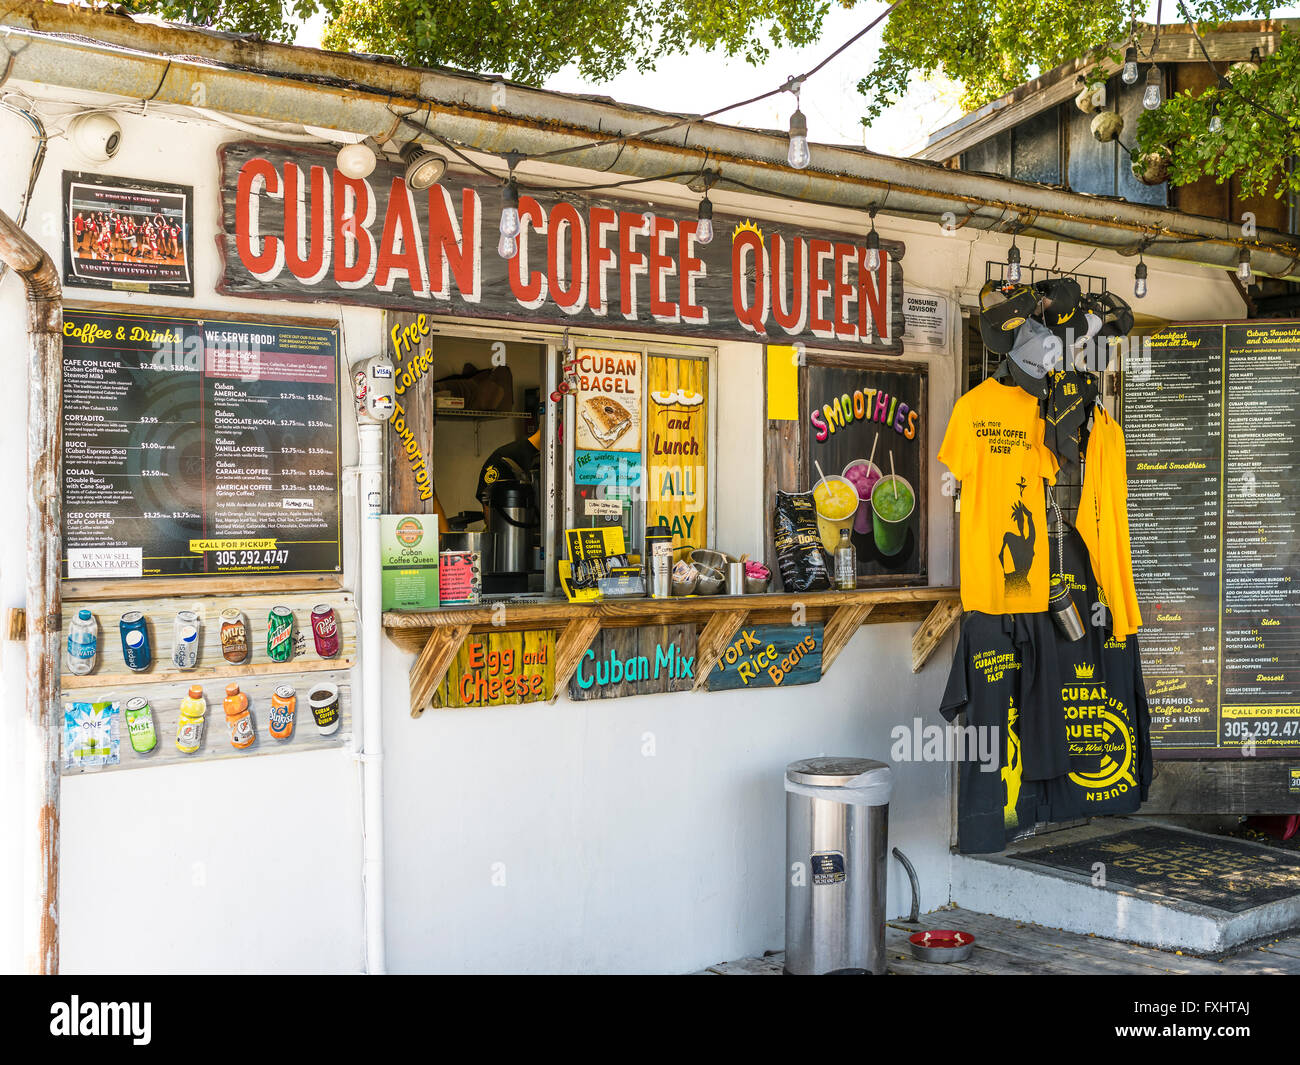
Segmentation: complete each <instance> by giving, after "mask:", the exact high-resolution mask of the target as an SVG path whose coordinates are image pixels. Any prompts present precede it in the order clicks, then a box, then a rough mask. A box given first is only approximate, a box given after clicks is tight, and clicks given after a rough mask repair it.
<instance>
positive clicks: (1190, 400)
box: [1122, 322, 1300, 758]
mask: <svg viewBox="0 0 1300 1065" xmlns="http://www.w3.org/2000/svg"><path fill="white" fill-rule="evenodd" d="M1149 345H1150V349H1149V350H1150V360H1149V367H1148V365H1147V360H1145V359H1141V360H1137V362H1136V363H1132V362H1131V363H1130V366H1133V365H1137V366H1139V367H1140V372H1139V371H1134V370H1132V369H1130V371H1129V372H1126V373H1125V374H1124V375H1123V391H1122V408H1123V424H1124V433H1125V440H1126V445H1127V452H1128V478H1129V482H1128V485H1129V527H1130V534H1131V538H1132V552H1133V576H1134V581H1135V584H1136V586H1137V593H1138V601H1139V603H1140V605H1141V607H1142V618H1143V621H1144V623H1145V624H1144V625H1143V627H1142V630H1141V632H1140V634H1139V640H1140V645H1141V648H1142V668H1143V672H1144V674H1145V678H1146V685H1147V698H1148V702H1149V704H1150V709H1151V743H1152V747H1153V748H1154V749H1155V750H1156V752H1157V753H1160V752H1163V753H1164V755H1165V757H1173V758H1178V757H1189V756H1190V757H1219V758H1231V757H1268V756H1271V755H1276V756H1282V755H1292V754H1295V753H1296V752H1298V751H1300V627H1298V626H1300V620H1298V619H1300V587H1298V586H1297V582H1296V579H1295V578H1296V563H1297V555H1298V554H1300V550H1298V549H1297V544H1300V477H1297V476H1296V467H1297V464H1298V463H1300V434H1298V433H1297V403H1300V325H1296V324H1294V323H1277V322H1267V323H1264V322H1259V323H1242V324H1234V325H1195V326H1185V327H1178V328H1173V329H1169V330H1166V331H1165V332H1162V333H1159V334H1156V335H1155V336H1153V337H1151V338H1149Z"/></svg>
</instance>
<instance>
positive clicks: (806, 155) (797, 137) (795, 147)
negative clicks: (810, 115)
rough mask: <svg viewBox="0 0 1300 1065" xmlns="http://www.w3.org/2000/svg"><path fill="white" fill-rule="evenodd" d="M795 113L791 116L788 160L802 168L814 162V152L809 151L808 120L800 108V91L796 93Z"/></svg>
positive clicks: (797, 167)
mask: <svg viewBox="0 0 1300 1065" xmlns="http://www.w3.org/2000/svg"><path fill="white" fill-rule="evenodd" d="M794 99H795V104H794V114H792V115H791V116H790V150H789V151H788V152H786V156H785V158H786V162H788V163H789V164H790V165H791V166H792V167H794V168H795V169H796V170H802V169H803V168H804V167H806V166H807V165H808V164H809V163H811V162H812V153H811V152H810V151H808V120H807V119H806V118H804V114H803V112H802V111H800V110H799V92H798V90H796V91H795V94H794Z"/></svg>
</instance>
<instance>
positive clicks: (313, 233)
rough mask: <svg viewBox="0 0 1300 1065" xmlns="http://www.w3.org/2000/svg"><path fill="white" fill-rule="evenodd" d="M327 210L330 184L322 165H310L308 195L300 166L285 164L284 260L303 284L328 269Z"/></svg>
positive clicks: (313, 281)
mask: <svg viewBox="0 0 1300 1065" xmlns="http://www.w3.org/2000/svg"><path fill="white" fill-rule="evenodd" d="M330 213H331V212H330V185H329V183H328V182H327V181H326V178H325V168H324V167H323V166H313V167H312V168H311V193H310V194H308V192H307V188H306V183H305V182H304V181H303V180H302V168H301V167H299V166H298V165H297V164H295V163H285V164H284V262H285V265H286V266H288V267H289V272H290V273H291V274H293V276H294V277H296V278H297V279H298V280H299V281H301V282H302V283H303V284H304V285H314V284H316V282H318V281H319V280H320V279H321V278H322V277H324V276H325V273H326V271H328V270H329V268H330V257H329V244H328V242H327V241H326V239H325V220H326V219H327V218H329V217H330ZM308 229H310V233H309V232H307V231H308Z"/></svg>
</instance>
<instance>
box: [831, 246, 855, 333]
mask: <svg viewBox="0 0 1300 1065" xmlns="http://www.w3.org/2000/svg"><path fill="white" fill-rule="evenodd" d="M857 261H858V249H857V248H856V247H854V246H853V245H852V244H836V245H835V306H834V308H833V313H834V318H835V335H836V336H837V337H838V338H839V339H840V340H853V339H854V338H856V337H857V335H858V323H857V321H856V318H857V315H850V314H849V306H848V305H849V302H850V301H852V300H856V299H857V298H858V294H857V292H858V290H857V285H856V284H854V282H855V281H856V280H857V279H856V278H855V277H854V276H853V275H854V274H855V273H857V271H856V270H852V269H850V267H852V266H854V265H855V264H856V263H857Z"/></svg>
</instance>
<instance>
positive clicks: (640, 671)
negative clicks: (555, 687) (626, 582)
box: [569, 625, 696, 701]
mask: <svg viewBox="0 0 1300 1065" xmlns="http://www.w3.org/2000/svg"><path fill="white" fill-rule="evenodd" d="M695 638H696V631H695V626H694V625H644V626H641V627H640V628H634V629H603V630H601V631H600V632H598V633H597V634H596V638H595V639H594V640H593V641H592V642H591V646H590V647H588V648H587V651H586V652H585V653H584V654H583V656H582V658H581V659H579V660H578V668H577V669H576V670H575V671H574V674H573V679H572V680H570V681H569V698H570V699H575V700H579V701H582V700H586V699H618V698H621V697H623V696H625V695H651V694H655V693H658V692H684V691H690V690H691V689H692V687H693V686H694V685H695Z"/></svg>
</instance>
